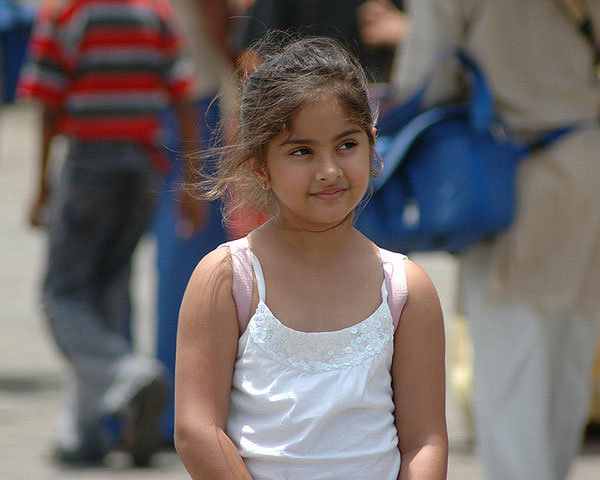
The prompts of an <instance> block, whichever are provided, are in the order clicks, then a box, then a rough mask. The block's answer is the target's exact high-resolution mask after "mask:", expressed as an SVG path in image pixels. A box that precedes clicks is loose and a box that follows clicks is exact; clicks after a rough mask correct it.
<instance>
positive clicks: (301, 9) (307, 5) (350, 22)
mask: <svg viewBox="0 0 600 480" xmlns="http://www.w3.org/2000/svg"><path fill="white" fill-rule="evenodd" d="M364 3H368V2H365V0H255V1H254V2H253V4H252V5H251V7H250V8H249V9H248V12H247V19H246V22H245V23H244V24H243V30H242V31H241V32H239V33H238V35H239V41H240V45H239V46H238V49H239V52H240V53H243V52H245V51H247V49H248V48H249V47H250V46H251V45H252V43H253V42H255V41H256V40H258V39H259V38H261V37H262V36H263V35H264V34H265V33H266V32H267V31H268V30H282V31H285V32H288V33H292V34H294V33H300V34H302V35H323V36H326V37H331V38H335V39H337V40H338V41H340V42H341V43H343V44H344V45H345V46H346V47H347V48H349V49H350V50H351V51H352V52H353V53H354V54H355V55H357V56H358V58H359V60H360V62H361V64H362V66H363V68H365V69H366V71H367V74H368V75H369V76H370V77H372V78H373V79H374V81H375V82H378V83H380V82H383V83H385V82H387V81H388V80H389V75H390V71H391V66H392V61H393V58H394V50H395V47H396V46H395V45H390V44H389V43H388V44H379V45H375V44H371V45H368V44H367V43H366V42H365V41H364V39H363V38H362V36H361V31H360V28H359V23H360V22H359V9H360V7H361V6H363V4H364ZM390 3H391V4H392V6H394V7H395V8H397V9H398V8H401V7H402V2H401V1H398V0H394V1H393V2H390ZM386 6H387V5H386ZM363 21H364V20H363Z"/></svg>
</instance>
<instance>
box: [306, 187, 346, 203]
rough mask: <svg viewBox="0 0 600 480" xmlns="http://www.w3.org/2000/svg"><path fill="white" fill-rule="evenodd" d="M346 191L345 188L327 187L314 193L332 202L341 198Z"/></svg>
mask: <svg viewBox="0 0 600 480" xmlns="http://www.w3.org/2000/svg"><path fill="white" fill-rule="evenodd" d="M344 193H346V189H345V188H326V189H324V190H320V191H318V192H316V193H313V195H314V196H315V197H317V198H319V199H321V200H324V201H326V202H332V201H334V200H337V199H338V198H340V197H341V196H342V195H344Z"/></svg>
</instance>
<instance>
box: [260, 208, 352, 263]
mask: <svg viewBox="0 0 600 480" xmlns="http://www.w3.org/2000/svg"><path fill="white" fill-rule="evenodd" d="M256 234H257V235H260V236H262V235H263V234H264V235H266V236H268V237H269V239H270V240H271V242H272V245H273V246H274V247H276V248H283V249H285V250H287V251H288V252H289V253H293V254H294V255H296V256H299V257H305V258H307V259H308V258H318V257H328V258H331V256H332V255H334V254H336V253H342V252H344V251H346V250H347V249H351V248H352V246H353V245H354V242H355V241H357V240H358V239H359V237H361V235H360V233H359V232H358V231H357V230H356V229H355V228H354V226H353V225H352V219H351V218H350V217H349V218H347V219H345V220H344V221H342V222H340V223H339V224H337V225H331V226H328V227H327V228H324V229H322V230H319V229H308V228H299V227H297V226H293V225H289V224H286V223H285V222H284V221H282V220H281V219H279V218H278V217H274V218H272V219H271V220H269V221H268V222H266V223H265V224H264V225H262V226H261V227H259V228H258V229H257V230H256Z"/></svg>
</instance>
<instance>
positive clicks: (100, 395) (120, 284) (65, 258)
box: [18, 0, 205, 465]
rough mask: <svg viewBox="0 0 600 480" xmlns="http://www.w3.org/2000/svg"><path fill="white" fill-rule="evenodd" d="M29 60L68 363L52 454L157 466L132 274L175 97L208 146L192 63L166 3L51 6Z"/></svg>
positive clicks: (153, 406) (59, 335) (47, 307)
mask: <svg viewBox="0 0 600 480" xmlns="http://www.w3.org/2000/svg"><path fill="white" fill-rule="evenodd" d="M28 55H29V58H28V61H27V63H26V65H25V66H24V69H23V71H22V74H21V77H20V83H19V87H18V88H19V90H18V93H19V95H20V97H23V98H36V99H38V100H40V101H41V102H42V104H43V111H42V127H41V128H42V131H41V143H42V144H41V151H40V169H39V172H40V174H39V181H38V185H37V187H38V188H37V190H38V191H37V194H36V197H35V199H34V202H33V205H32V208H31V213H30V221H31V223H32V224H33V225H41V224H43V223H44V222H45V219H44V216H43V214H44V212H45V211H46V207H47V206H48V205H49V215H48V227H49V243H48V259H47V272H46V276H45V279H44V282H43V295H42V303H43V308H44V311H45V314H46V316H47V319H48V322H49V326H50V331H51V333H52V335H53V338H54V341H55V342H56V345H57V346H58V348H59V349H60V350H61V352H62V353H63V354H64V357H65V358H66V360H67V362H68V366H69V378H68V381H67V383H66V388H65V393H66V403H65V407H64V412H63V415H62V418H61V421H60V422H59V427H58V430H57V435H56V445H55V453H54V456H55V459H56V460H58V461H60V462H62V463H65V464H69V465H82V464H89V463H99V462H102V460H103V459H104V457H105V455H106V454H107V453H108V452H109V451H110V450H112V449H113V448H116V447H117V446H118V447H124V448H126V449H127V450H128V451H129V452H130V453H131V454H132V457H133V462H134V464H135V465H147V464H148V463H149V461H150V458H151V456H152V454H153V453H154V452H155V451H156V449H157V448H158V447H159V446H160V429H159V424H158V419H159V417H160V413H161V412H162V410H163V408H164V405H165V401H166V385H165V382H166V376H165V371H164V367H163V365H162V364H161V363H160V362H159V361H157V360H156V359H154V358H153V357H151V356H147V355H142V354H141V353H138V352H136V351H134V348H133V345H132V341H131V338H130V336H129V333H128V329H129V318H130V308H131V300H130V297H129V280H130V275H131V263H132V255H133V253H134V250H135V248H136V245H137V244H138V241H139V240H140V237H141V236H142V234H143V233H144V232H145V230H146V228H147V226H148V223H149V221H150V219H151V218H152V215H153V213H154V204H155V197H156V192H157V187H158V185H159V179H160V173H161V172H162V171H165V170H166V169H167V168H168V165H167V163H166V158H165V157H164V156H163V155H162V153H161V151H160V149H159V145H160V115H159V114H160V112H161V111H162V110H163V109H164V108H165V107H166V106H167V105H168V104H169V103H172V104H173V105H174V106H175V109H176V111H177V116H178V119H179V124H180V129H181V132H182V133H181V135H182V136H183V138H185V139H186V141H185V142H184V144H185V145H186V146H187V148H189V149H190V151H192V150H194V149H196V148H197V147H198V142H197V141H196V125H195V116H194V115H193V110H192V109H191V106H190V103H189V100H190V99H191V98H193V95H194V90H195V81H194V79H193V74H192V68H191V64H190V62H189V60H188V59H187V57H186V56H185V55H184V54H183V39H182V37H181V35H180V34H179V33H178V31H177V28H176V26H175V24H174V20H173V11H172V7H171V5H170V4H169V2H168V1H166V0H152V1H146V0H113V1H110V2H105V1H95V0H86V1H80V0H71V1H66V2H61V3H59V4H55V3H50V2H48V3H45V4H43V5H42V7H41V9H40V14H39V18H38V19H37V21H36V24H35V27H34V32H33V34H32V38H31V41H30V44H29V53H28ZM58 134H62V135H65V136H66V137H67V139H68V152H67V155H66V159H65V161H64V165H63V167H62V171H61V175H60V178H59V180H58V183H57V185H56V187H55V188H54V189H53V191H52V192H51V191H50V185H49V180H48V173H47V170H48V168H47V163H48V153H49V150H50V146H51V143H52V140H53V139H54V138H55V137H56V136H57V135H58ZM179 209H180V213H181V215H182V217H183V218H185V220H186V222H187V224H188V225H190V226H191V227H190V228H192V229H195V228H198V227H199V226H200V225H201V224H202V223H203V221H204V217H205V206H204V205H203V203H201V202H197V201H195V200H192V199H191V198H190V197H189V196H188V195H187V194H185V193H181V194H180V196H179Z"/></svg>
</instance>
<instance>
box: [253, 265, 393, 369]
mask: <svg viewBox="0 0 600 480" xmlns="http://www.w3.org/2000/svg"><path fill="white" fill-rule="evenodd" d="M253 263H254V267H255V268H254V271H255V274H256V277H257V284H258V286H259V291H260V294H259V296H260V300H259V303H258V307H257V308H256V312H255V313H254V315H253V316H252V318H251V320H250V323H249V324H248V328H247V331H248V333H249V335H250V338H251V339H252V340H253V341H254V342H255V343H256V344H257V345H258V346H259V347H260V348H261V350H263V351H264V352H265V353H266V354H267V355H268V356H269V357H271V358H272V359H274V360H277V361H278V362H280V363H283V364H285V365H288V366H290V367H293V368H295V369H298V370H303V371H307V372H325V371H331V370H336V369H340V368H347V367H353V366H358V365H362V364H363V363H366V362H368V361H370V359H372V358H373V357H375V356H377V355H379V354H380V353H381V352H383V351H384V350H386V348H387V347H388V345H390V346H391V343H392V341H393V337H394V326H393V322H392V316H391V314H390V309H389V306H388V303H387V293H388V292H387V287H386V285H385V281H384V282H383V284H382V287H381V290H382V297H383V299H382V302H381V304H380V305H379V307H378V308H377V310H375V312H373V313H372V314H371V315H370V316H369V317H367V318H366V319H365V320H363V321H362V322H359V323H357V324H356V325H352V326H350V327H347V328H344V329H342V330H337V331H331V332H301V331H298V330H294V329H292V328H290V327H287V326H286V325H284V324H283V323H281V322H280V321H279V320H278V319H277V318H276V317H275V315H273V313H272V312H271V311H270V310H269V307H267V305H266V304H265V302H264V298H265V295H264V293H265V292H264V276H263V274H262V269H261V267H260V263H259V262H258V259H257V258H256V257H255V256H254V255H253Z"/></svg>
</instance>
